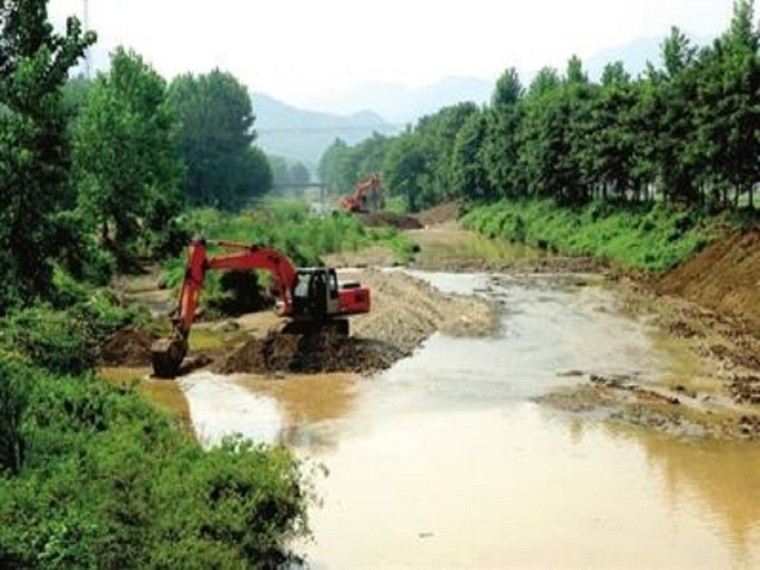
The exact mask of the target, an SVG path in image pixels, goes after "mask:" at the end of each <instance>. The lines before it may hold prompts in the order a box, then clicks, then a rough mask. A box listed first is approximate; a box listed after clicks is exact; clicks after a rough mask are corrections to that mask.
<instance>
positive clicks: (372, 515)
mask: <svg viewBox="0 0 760 570" xmlns="http://www.w3.org/2000/svg"><path fill="white" fill-rule="evenodd" d="M418 276H421V277H423V278H425V279H428V280H430V281H431V282H432V283H433V284H434V285H435V286H436V287H439V288H440V289H442V290H445V291H451V292H459V293H472V292H475V293H477V294H481V295H487V296H489V297H490V298H493V299H494V300H496V301H497V302H498V303H499V306H500V311H501V319H502V330H501V331H500V333H499V334H498V335H496V336H494V337H489V338H479V339H476V338H461V337H460V338H453V337H448V336H445V335H435V336H433V337H431V338H430V339H429V340H428V341H427V342H426V343H425V344H424V345H423V346H422V347H421V348H420V349H419V350H418V351H417V352H416V353H415V354H414V356H412V357H411V358H408V359H406V360H402V361H400V362H398V363H397V364H396V365H395V366H393V367H392V368H391V369H389V370H387V371H385V372H383V373H381V374H378V375H377V376H375V377H372V378H357V377H353V376H351V375H326V376H307V377H295V378H288V379H282V378H280V379H278V378H269V379H263V378H257V377H246V376H235V377H224V376H217V375H213V374H211V373H208V372H199V373H196V374H193V375H190V376H187V377H185V378H183V379H182V380H181V381H180V382H181V385H182V389H183V390H184V391H185V393H186V395H187V397H188V401H189V405H190V412H191V416H192V419H193V423H194V425H195V427H196V430H197V432H198V433H199V435H200V437H201V439H202V440H203V441H204V442H205V443H207V444H208V445H213V444H214V443H216V442H218V441H219V439H220V438H221V437H223V436H224V435H225V434H227V433H234V432H238V433H242V434H243V435H245V436H248V437H251V438H253V439H255V440H257V441H263V442H284V443H286V444H288V445H290V446H292V448H293V449H294V450H295V451H296V453H297V454H298V455H299V456H300V457H302V458H303V459H304V462H305V468H306V469H311V468H312V467H313V468H314V469H313V473H314V475H313V477H314V485H315V488H316V492H317V494H318V495H319V497H320V498H321V506H316V505H315V506H314V507H313V508H312V510H311V524H312V528H313V531H314V540H313V541H311V542H309V543H308V544H304V545H301V546H300V551H301V552H302V553H303V554H304V555H305V556H306V558H307V561H308V564H309V566H310V567H312V568H315V569H321V568H388V567H392V568H395V567H410V568H419V567H428V568H430V567H435V568H439V567H455V568H504V567H514V566H552V567H582V568H589V567H603V568H614V567H621V566H627V567H652V566H660V567H669V568H672V567H685V566H688V567H693V566H701V567H710V568H718V567H760V446H758V445H752V444H740V443H730V444H729V443H710V442H704V441H689V440H684V439H680V440H676V439H672V438H668V437H667V436H664V435H658V434H654V433H652V432H650V431H647V430H643V429H634V428H626V427H623V426H618V425H615V424H614V423H609V422H601V421H597V419H596V418H594V417H593V414H590V415H589V416H586V417H581V418H579V417H577V416H575V417H571V416H568V415H564V414H563V413H562V412H557V411H553V410H550V409H547V408H545V407H542V406H541V405H539V404H536V403H534V402H533V401H532V398H534V397H536V396H540V395H542V394H544V393H546V392H547V391H549V390H551V389H552V388H554V387H558V386H562V385H567V384H574V383H577V382H578V381H579V375H581V374H590V373H596V374H601V375H614V374H626V375H634V376H636V377H637V378H639V379H641V380H642V381H647V380H651V381H652V382H656V381H657V379H658V378H662V377H664V376H668V375H673V374H682V373H683V362H684V360H686V358H685V356H684V354H681V353H679V349H678V347H677V346H675V345H673V344H671V343H667V344H664V345H663V344H662V343H659V342H657V341H656V340H655V339H656V337H655V336H654V335H653V334H652V332H651V331H650V329H649V326H648V325H647V323H646V322H645V321H643V320H640V319H633V318H631V317H628V316H626V315H624V314H622V313H621V312H620V311H619V310H618V307H617V300H616V297H615V293H614V291H611V290H609V289H607V288H605V287H603V286H602V285H601V284H599V283H596V282H595V281H594V280H593V279H591V278H586V277H582V276H531V277H507V276H504V277H495V276H486V275H452V274H434V273H420V274H418ZM318 466H322V467H324V469H318V468H316V467H318Z"/></svg>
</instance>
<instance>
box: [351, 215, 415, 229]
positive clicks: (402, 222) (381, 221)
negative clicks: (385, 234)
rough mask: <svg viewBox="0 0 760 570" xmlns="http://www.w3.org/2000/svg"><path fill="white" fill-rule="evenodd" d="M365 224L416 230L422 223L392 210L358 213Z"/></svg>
mask: <svg viewBox="0 0 760 570" xmlns="http://www.w3.org/2000/svg"><path fill="white" fill-rule="evenodd" d="M358 215H359V217H360V218H361V220H362V222H363V223H364V225H365V226H368V227H371V228H381V227H392V228H398V229H400V230H418V229H420V228H422V224H421V223H420V222H419V221H418V220H417V219H416V218H413V217H412V216H405V215H403V214H394V213H392V212H375V213H373V214H358Z"/></svg>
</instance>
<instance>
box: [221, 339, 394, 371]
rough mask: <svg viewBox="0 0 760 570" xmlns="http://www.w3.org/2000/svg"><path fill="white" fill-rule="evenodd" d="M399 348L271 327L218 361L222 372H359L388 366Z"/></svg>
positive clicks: (361, 340)
mask: <svg viewBox="0 0 760 570" xmlns="http://www.w3.org/2000/svg"><path fill="white" fill-rule="evenodd" d="M398 352H399V351H398V349H397V348H395V347H393V346H391V345H387V344H385V343H382V342H379V341H371V340H366V339H357V338H345V337H342V336H340V335H338V334H335V333H332V332H323V333H321V334H310V335H292V334H284V333H280V332H276V331H270V332H269V334H268V335H267V336H266V337H264V338H261V339H259V338H252V339H251V340H249V341H247V342H246V343H245V344H243V345H242V346H240V347H239V348H237V349H236V350H234V351H232V352H231V353H230V354H228V355H227V356H226V357H225V358H224V359H223V360H222V361H221V362H219V363H218V364H217V365H216V367H215V368H216V370H217V371H218V372H220V373H222V374H233V373H236V372H241V373H255V374H267V373H272V372H297V373H317V372H357V373H361V374H366V373H370V372H375V371H378V370H383V369H385V368H388V367H389V366H390V365H391V364H392V363H393V362H394V361H395V360H397V359H398V358H399V357H400V356H402V355H399V354H398Z"/></svg>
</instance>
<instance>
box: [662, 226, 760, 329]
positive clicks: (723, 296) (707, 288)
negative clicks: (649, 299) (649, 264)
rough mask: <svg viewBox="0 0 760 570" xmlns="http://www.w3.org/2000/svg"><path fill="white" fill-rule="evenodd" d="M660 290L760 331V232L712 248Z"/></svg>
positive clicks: (669, 277) (734, 237)
mask: <svg viewBox="0 0 760 570" xmlns="http://www.w3.org/2000/svg"><path fill="white" fill-rule="evenodd" d="M656 289H657V291H658V292H660V293H663V294H667V295H679V296H682V297H686V298H688V299H690V300H692V301H695V302H696V303H698V304H700V305H702V306H704V307H708V308H710V309H712V310H715V311H719V312H722V313H727V314H729V315H732V316H734V317H738V318H740V319H744V320H746V321H749V322H751V323H752V324H754V325H755V326H757V327H758V328H759V329H760V229H753V230H752V231H749V232H740V233H736V234H734V235H732V236H730V237H728V238H726V239H723V240H720V241H718V242H717V243H715V244H713V245H711V246H709V247H708V248H706V249H705V250H704V251H702V252H701V253H699V254H698V255H697V256H696V257H695V258H694V259H692V260H691V261H689V262H687V263H684V264H683V265H681V266H680V267H678V268H676V269H674V270H673V271H671V272H670V273H668V274H667V275H665V276H664V277H663V278H662V279H661V280H660V281H659V283H657V285H656Z"/></svg>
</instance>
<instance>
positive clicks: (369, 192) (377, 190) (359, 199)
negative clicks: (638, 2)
mask: <svg viewBox="0 0 760 570" xmlns="http://www.w3.org/2000/svg"><path fill="white" fill-rule="evenodd" d="M383 202H384V197H383V187H382V186H381V185H380V175H379V174H377V173H374V174H370V175H369V176H368V177H367V178H365V179H364V180H362V181H360V182H359V183H358V184H357V185H356V187H355V188H354V192H353V194H346V195H345V196H341V198H340V200H339V201H338V205H339V206H340V207H341V208H343V209H344V210H346V211H347V212H351V213H364V214H366V213H369V212H377V211H378V210H379V209H380V208H382V207H383Z"/></svg>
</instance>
